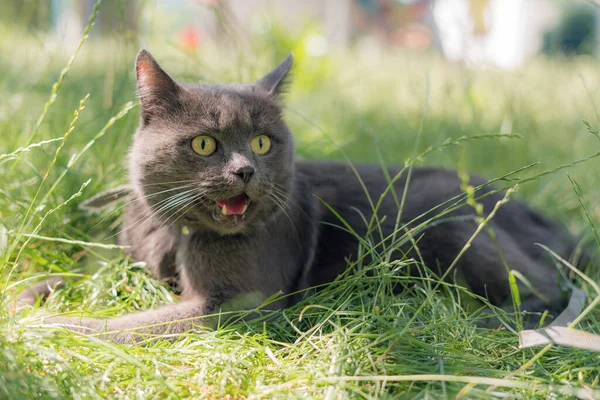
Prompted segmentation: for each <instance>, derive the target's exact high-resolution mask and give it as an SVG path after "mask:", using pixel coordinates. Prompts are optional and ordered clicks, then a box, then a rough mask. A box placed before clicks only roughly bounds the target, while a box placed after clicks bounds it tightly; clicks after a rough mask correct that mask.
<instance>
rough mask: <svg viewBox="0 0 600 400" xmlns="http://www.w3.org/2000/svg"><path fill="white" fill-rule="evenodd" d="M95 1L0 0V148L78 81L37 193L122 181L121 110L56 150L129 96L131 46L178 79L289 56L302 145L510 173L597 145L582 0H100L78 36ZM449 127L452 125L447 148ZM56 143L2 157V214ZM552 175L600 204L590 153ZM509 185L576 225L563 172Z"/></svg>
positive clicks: (34, 179)
mask: <svg viewBox="0 0 600 400" xmlns="http://www.w3.org/2000/svg"><path fill="white" fill-rule="evenodd" d="M95 3H96V2H95V1H94V0H21V1H17V0H8V1H2V2H0V71H1V72H2V75H1V76H0V93H2V96H1V97H0V153H8V152H11V151H14V150H15V149H18V148H20V147H22V146H26V145H29V144H31V143H34V142H37V141H41V140H48V139H51V138H56V137H61V136H62V135H64V133H65V132H66V131H67V130H68V127H69V124H70V122H71V120H72V118H73V111H74V110H75V109H76V108H77V106H78V104H79V101H80V100H81V99H82V98H83V97H84V96H85V95H86V94H88V93H89V94H90V98H89V100H88V101H87V104H86V109H85V110H84V111H83V112H82V114H81V115H80V117H79V120H78V121H77V123H76V127H75V129H74V131H73V133H72V134H71V136H70V137H69V139H68V141H67V142H65V146H64V149H62V151H61V152H60V155H59V157H58V159H57V163H56V166H55V167H54V168H53V169H52V171H51V172H50V174H51V177H50V181H52V180H51V178H52V177H53V176H59V175H60V174H62V173H63V172H64V171H66V170H68V174H66V175H65V176H64V177H63V178H61V181H60V184H59V186H57V190H56V191H54V192H53V195H52V196H49V200H48V201H56V202H60V201H62V200H64V199H65V198H68V197H69V196H70V195H71V194H73V193H74V192H75V191H77V189H78V188H79V187H80V186H81V183H82V182H84V181H86V180H87V179H90V178H91V179H92V182H91V183H90V186H89V187H88V188H87V189H86V192H85V193H84V195H83V196H84V198H85V197H89V196H91V195H92V194H93V193H95V192H97V191H99V190H102V189H105V188H109V187H112V186H115V185H117V184H120V183H124V182H125V181H126V179H127V177H126V171H125V168H124V165H125V162H124V157H125V155H126V152H127V148H128V145H129V142H130V137H131V134H132V132H133V131H134V130H135V128H136V126H137V118H138V116H137V113H138V111H137V109H134V110H132V111H131V112H129V113H128V114H127V115H125V116H124V117H123V118H121V119H119V120H118V121H117V122H116V123H115V124H114V126H112V127H111V128H110V129H109V130H108V131H107V133H106V134H105V135H104V136H103V137H102V138H101V139H99V140H98V141H97V142H96V143H95V144H94V145H93V146H92V147H90V148H89V150H86V153H85V156H82V157H81V158H80V159H78V160H77V163H76V164H75V165H70V160H71V159H72V157H74V155H75V154H77V152H78V151H80V150H81V149H82V148H83V146H84V145H85V144H87V143H88V142H89V141H90V140H91V139H92V138H93V137H94V136H95V135H96V134H97V133H98V132H99V131H100V130H101V129H102V127H103V126H104V125H105V124H106V122H107V121H109V119H110V118H111V117H112V116H114V115H116V114H117V113H118V112H119V110H121V109H122V107H123V106H124V105H125V104H126V103H127V102H129V101H135V100H136V99H135V82H134V76H133V63H134V58H135V54H136V53H137V51H138V50H139V48H140V47H145V48H147V49H149V50H150V51H151V52H152V53H153V55H154V56H155V57H156V59H157V60H158V62H159V63H160V64H161V65H162V66H163V67H164V68H165V69H166V70H167V71H168V72H169V73H170V74H171V75H172V76H174V77H175V78H176V79H179V80H182V81H187V82H206V83H214V82H223V81H226V82H228V81H242V82H251V81H253V80H255V79H258V78H260V77H261V76H262V75H263V74H264V73H266V72H267V71H269V70H270V69H271V68H273V67H274V66H275V65H277V63H279V62H280V61H281V60H283V58H284V57H285V56H286V55H287V54H288V53H289V52H293V53H294V54H295V56H296V66H295V70H294V83H293V85H292V86H291V88H290V93H289V94H288V96H287V100H286V106H285V113H286V118H287V121H288V123H289V125H290V127H291V128H292V132H294V133H295V136H296V140H297V153H298V157H299V158H300V159H334V160H343V159H344V156H347V157H349V158H350V159H351V160H353V161H356V162H379V160H380V159H383V160H384V161H385V162H386V163H389V164H400V165H402V164H403V163H404V162H405V160H407V159H408V158H410V157H411V156H415V155H416V154H419V153H420V152H423V151H425V150H427V149H428V148H429V147H430V146H439V145H440V144H443V143H446V142H447V141H450V142H447V143H446V145H443V146H442V148H436V150H435V151H431V152H429V153H428V154H427V156H426V157H422V159H421V160H420V161H419V163H420V164H435V165H442V166H446V167H449V168H460V169H466V170H468V171H471V172H475V173H478V174H481V175H484V176H487V177H489V178H494V177H499V176H502V175H505V174H507V173H510V172H511V171H514V170H517V169H519V168H522V167H525V166H528V165H531V164H534V163H537V164H536V165H535V166H531V167H530V168H528V169H526V170H524V171H522V172H520V173H519V174H517V175H516V177H519V178H526V177H527V176H533V175H536V174H539V173H541V172H543V171H545V170H550V169H555V168H558V167H560V166H561V165H564V164H569V163H572V162H574V161H576V160H579V159H582V158H584V157H587V156H589V155H593V154H595V152H598V151H600V142H599V141H598V137H597V136H598V133H597V131H596V128H597V127H598V126H599V124H600V115H599V113H598V109H597V107H596V105H597V104H600V90H599V89H600V73H599V72H600V69H599V68H598V59H597V57H598V55H599V53H600V44H599V34H600V28H599V21H600V20H599V18H600V5H599V4H596V2H594V1H584V0H580V1H560V0H328V1H320V0H302V1H290V0H145V1H141V0H105V1H103V2H102V4H101V5H100V7H99V9H98V10H99V12H98V14H97V18H96V19H95V21H94V23H95V26H94V27H93V29H91V31H90V32H89V38H88V39H87V41H86V43H85V44H83V46H82V47H81V49H80V50H78V48H79V46H80V44H81V40H82V37H83V35H84V31H85V30H86V27H88V25H89V24H88V20H89V18H90V15H92V14H93V13H94V5H95ZM74 55H76V57H75V59H74V61H73V63H72V65H71V66H70V67H69V69H68V73H67V74H66V76H64V79H62V80H61V78H60V77H61V71H63V68H65V66H66V65H67V64H68V62H69V59H70V58H71V57H72V56H74ZM57 81H60V84H59V85H58V87H57V86H55V89H56V90H54V91H53V90H52V87H53V85H54V84H55V83H56V82H57ZM49 103H50V105H49V106H48V104H49ZM45 108H47V113H44V110H45ZM40 116H42V117H40ZM481 135H496V136H495V137H494V138H491V139H477V137H479V136H481ZM513 135H518V136H519V137H520V138H515V137H514V136H513ZM462 136H466V137H467V138H468V139H465V140H464V141H462V144H460V145H453V144H452V143H454V142H455V141H457V140H458V141H461V140H462V139H459V138H460V137H462ZM502 137H504V139H503V138H502ZM56 147H57V146H56V145H54V144H49V145H44V146H39V147H36V148H35V149H32V150H31V151H30V152H27V154H25V153H24V156H23V158H21V159H20V161H18V162H16V161H15V162H11V163H7V161H6V160H4V161H3V162H2V163H0V181H1V180H4V182H0V202H4V204H0V213H3V214H4V217H5V221H6V218H8V217H11V218H13V219H14V221H13V222H18V221H19V218H20V216H22V209H23V206H21V207H20V206H18V204H20V203H22V204H29V202H30V200H31V198H32V196H33V194H32V193H34V192H35V190H37V184H39V180H40V176H41V175H43V173H44V172H45V171H46V168H47V166H48V163H49V161H50V160H51V159H52V157H53V156H54V154H55V150H56ZM568 171H569V173H570V174H571V175H572V176H573V177H574V179H575V180H576V181H577V182H578V183H579V184H580V186H581V188H582V190H583V195H584V199H585V201H586V202H587V205H588V206H589V209H590V210H591V213H592V215H594V216H595V217H596V218H600V204H599V203H598V200H597V199H600V190H599V189H598V182H600V163H599V162H598V161H597V160H596V159H592V160H591V161H588V162H586V163H583V164H581V165H578V166H575V167H573V168H570V169H569V170H568ZM510 183H511V182H505V185H508V184H510ZM519 195H520V196H522V197H525V198H526V199H527V200H529V201H530V202H531V203H533V204H534V205H535V206H537V207H540V208H543V209H545V210H546V212H547V213H548V214H551V215H554V216H555V217H557V218H561V219H562V220H563V221H565V222H568V223H569V224H571V228H573V229H576V230H577V231H582V230H585V229H586V222H585V220H584V218H583V217H582V214H581V207H580V204H579V201H578V199H577V196H575V194H574V192H573V187H572V184H571V182H570V181H569V179H568V178H567V177H566V176H565V172H564V171H561V172H558V173H556V174H551V175H548V176H546V177H545V178H542V179H539V180H535V181H534V182H530V183H528V184H527V185H523V187H522V188H521V191H520V193H519ZM75 206H76V205H74V204H73V205H69V206H67V207H65V208H64V209H63V210H62V211H60V212H57V213H55V214H56V216H54V214H53V216H52V217H51V218H49V219H48V223H49V224H50V225H49V228H48V229H50V230H52V229H53V228H52V227H54V228H56V229H59V227H60V229H75V230H79V231H86V232H87V230H86V229H84V226H85V225H78V224H79V223H80V222H77V221H78V216H79V215H80V214H78V211H76V209H75ZM0 215H1V214H0ZM575 216H576V217H577V218H573V217H575ZM5 223H6V222H5ZM69 224H70V225H69ZM71 226H72V227H71ZM70 234H72V235H76V234H77V232H76V231H73V232H71V233H70Z"/></svg>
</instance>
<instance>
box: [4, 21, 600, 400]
mask: <svg viewBox="0 0 600 400" xmlns="http://www.w3.org/2000/svg"><path fill="white" fill-rule="evenodd" d="M308 33H310V32H309V31H307V32H303V33H299V34H297V35H295V36H288V35H286V34H284V33H282V31H281V30H278V29H277V28H276V27H272V29H271V30H270V31H265V32H261V33H257V34H256V35H255V36H253V37H250V38H247V42H245V43H244V45H243V46H242V45H240V44H239V43H236V44H235V45H232V44H230V45H225V44H222V45H221V46H208V45H207V46H205V47H203V48H202V49H201V50H199V51H197V52H188V51H184V50H182V49H179V48H178V47H177V46H176V45H175V44H173V43H172V42H169V41H168V40H167V39H165V38H161V37H158V36H157V37H150V38H149V39H148V40H147V41H146V46H147V47H148V48H149V49H150V50H151V51H152V52H153V54H154V56H155V57H156V58H157V59H158V61H159V62H160V63H161V64H162V65H163V67H165V69H166V70H167V71H169V72H170V73H171V74H172V75H173V76H174V77H176V78H179V79H181V80H186V81H188V82H200V81H202V82H208V83H212V82H224V81H244V82H249V81H251V80H253V79H257V78H259V77H260V76H261V74H262V73H264V72H266V71H268V70H269V68H271V67H272V66H274V65H276V63H277V62H278V61H280V60H282V59H283V58H284V57H285V55H286V54H287V53H288V52H289V51H294V53H295V55H296V60H297V66H296V69H295V74H294V75H295V81H294V84H293V85H292V86H291V87H290V92H289V94H288V95H287V97H286V108H285V115H286V120H287V122H288V124H289V126H290V128H291V130H292V132H294V134H295V137H296V147H297V157H298V158H299V159H311V160H323V159H329V160H339V161H343V162H346V161H345V160H348V159H349V160H351V161H352V162H372V163H380V162H382V161H383V162H385V163H386V164H397V165H405V164H406V165H408V164H414V165H442V166H445V167H448V168H455V169H460V170H463V171H469V172H473V173H477V174H480V175H484V176H486V177H488V178H490V179H493V178H499V177H505V178H503V179H501V180H499V182H498V186H500V187H506V188H508V187H511V186H514V185H516V184H517V183H520V184H519V190H518V192H517V195H516V197H518V198H520V199H524V200H526V201H527V202H529V203H531V204H533V205H534V206H535V207H537V208H538V209H540V210H543V211H544V212H545V213H546V214H547V215H549V216H551V217H553V218H555V219H558V220H560V221H561V222H562V223H564V224H565V225H567V226H568V227H569V229H571V231H572V232H574V233H575V234H577V235H579V236H581V237H583V238H584V239H585V240H587V241H589V242H590V243H593V241H594V235H593V232H594V225H595V224H597V222H598V220H600V201H599V199H600V189H599V186H598V182H600V160H599V158H597V156H598V155H600V137H599V135H598V133H597V131H596V129H598V128H600V115H599V112H600V111H599V108H598V107H600V74H598V61H597V60H596V59H594V58H587V57H579V58H572V59H545V58H534V59H532V60H530V61H528V63H527V64H526V65H525V66H524V67H522V68H521V69H519V70H517V71H514V72H506V71H497V70H493V69H490V70H471V69H468V68H465V67H463V66H460V65H453V64H450V63H448V62H446V61H445V60H443V59H442V58H441V57H440V56H438V55H435V54H429V55H424V54H420V53H410V52H401V51H394V52H392V51H384V52H383V53H382V54H381V55H380V56H378V57H375V58H374V57H373V56H367V55H365V54H363V53H361V52H360V51H359V50H347V51H334V52H332V53H331V54H329V55H327V56H322V57H311V56H309V55H307V54H306V52H305V51H304V44H305V42H304V41H305V40H306V37H307V34H308ZM0 38H1V39H0V71H2V75H1V76H0V93H2V96H0V274H1V277H2V279H1V280H0V283H2V299H3V307H1V308H0V331H1V334H0V346H1V347H2V351H1V352H0V398H11V399H21V398H23V399H29V398H71V397H72V398H107V397H109V398H199V397H206V398H224V397H226V398H272V397H278V398H295V397H298V398H299V397H303V398H306V397H308V398H327V399H330V398H348V397H352V398H354V397H361V398H362V397H364V398H445V397H448V398H454V397H455V396H457V395H460V396H464V397H465V398H506V397H509V398H524V399H531V398H540V399H545V398H549V397H551V393H555V394H556V397H574V398H577V397H580V398H586V396H587V398H592V397H594V396H600V387H599V386H600V384H599V380H600V356H598V354H597V353H594V352H589V351H583V350H577V349H572V348H567V347H560V346H555V347H552V348H551V349H549V350H545V351H544V352H542V353H541V354H540V351H541V350H542V348H534V349H525V350H520V349H519V348H518V335H517V333H516V332H515V331H514V330H512V329H509V328H506V329H495V330H491V329H483V328H478V327H476V324H475V322H476V319H477V318H478V317H477V316H476V315H473V314H472V313H469V312H467V311H466V310H467V308H468V307H469V304H472V296H470V294H469V292H468V290H466V289H464V288H461V287H459V286H455V285H451V284H447V283H440V282H438V281H436V280H435V279H434V278H433V277H431V276H430V275H425V276H424V277H422V278H414V277H413V278H410V277H407V276H405V275H404V274H403V273H402V271H403V269H405V267H406V265H408V264H409V263H411V262H413V261H412V260H402V261H400V262H394V263H386V262H385V261H384V259H382V260H377V261H375V262H374V263H372V264H371V265H367V266H364V268H362V269H361V270H359V271H357V272H356V273H355V274H354V275H349V276H346V277H343V278H342V279H339V280H337V281H336V282H334V283H332V284H331V285H329V286H328V287H327V288H325V289H324V290H323V291H321V292H320V293H319V294H318V295H316V296H313V297H310V298H308V299H306V300H304V301H303V302H302V303H300V304H298V305H297V306H295V307H293V308H290V309H287V310H284V311H279V312H263V313H262V315H261V316H260V317H259V318H257V319H254V320H251V321H242V320H241V319H240V316H242V315H243V314H226V315H221V316H220V321H221V323H220V327H219V328H218V329H217V330H214V331H199V332H192V333H189V334H186V335H185V336H184V337H181V338H180V339H178V340H176V341H165V340H162V341H154V342H151V343H147V344H144V345H113V344H110V343H106V342H103V341H100V340H98V339H96V338H94V337H84V336H81V335H79V334H76V333H71V332H67V331H65V330H61V329H50V328H47V327H40V326H37V325H36V323H35V322H36V321H35V313H36V310H35V309H34V310H25V311H21V312H15V311H14V310H13V308H12V304H13V303H12V299H13V297H14V294H15V292H16V291H18V290H21V289H22V288H24V287H25V286H26V285H27V284H29V283H31V282H32V280H33V279H41V278H42V277H44V276H48V275H64V276H66V277H72V278H73V279H71V280H69V281H68V283H67V285H66V286H65V287H64V288H63V289H60V290H58V291H56V292H55V293H53V295H52V296H51V297H50V299H49V300H48V302H47V304H45V305H43V306H42V307H43V309H45V310H46V311H47V312H51V313H58V312H67V311H76V312H84V313H89V314H91V315H94V316H98V317H100V316H106V317H108V316H115V315H121V314H124V313H127V312H131V311H135V310H143V309H147V308H151V307H154V306H157V305H159V304H166V303H170V302H174V301H177V298H176V296H175V295H174V294H173V293H172V292H171V291H170V290H169V289H168V288H167V287H166V286H164V285H162V284H161V283H160V282H158V281H156V280H153V279H152V278H151V277H149V276H148V275H147V274H146V273H145V272H144V269H143V264H141V263H137V262H134V261H132V260H129V259H127V258H126V257H125V256H124V255H123V253H122V249H119V248H118V246H115V245H116V239H115V236H114V235H115V234H116V233H117V232H118V231H119V227H118V226H119V223H120V221H121V218H122V209H119V208H117V207H113V208H112V209H109V210H106V211H103V212H102V213H100V214H97V215H92V214H89V213H86V212H84V211H81V210H80V209H78V204H79V203H80V202H81V201H82V200H84V199H86V198H88V197H91V196H92V195H93V194H95V193H97V192H99V191H102V190H104V189H108V188H112V187H115V186H117V185H119V184H122V183H125V182H126V181H127V172H126V169H125V156H126V153H127V148H128V145H129V143H130V138H131V135H132V133H133V131H134V130H135V128H136V125H137V122H138V113H139V107H138V105H137V100H136V97H135V82H134V77H133V61H134V57H135V54H136V52H137V51H138V44H137V43H136V42H135V41H134V40H132V39H130V38H128V37H127V36H126V35H115V37H111V38H98V37H96V38H90V39H89V40H87V41H86V42H85V43H83V45H82V47H81V49H80V50H79V51H77V50H76V49H65V48H64V46H62V45H61V43H54V44H53V43H52V42H48V41H46V40H44V39H43V38H41V37H40V36H38V35H34V34H32V33H31V32H26V31H19V30H14V29H13V28H9V27H5V26H3V25H0ZM72 56H73V57H74V58H73V59H71V57H72ZM70 60H71V61H70ZM65 68H66V69H65ZM61 71H62V72H61ZM515 171H517V172H515ZM586 273H587V274H588V275H589V276H590V277H591V278H592V279H594V280H595V281H599V280H600V273H599V272H598V270H597V269H595V270H590V271H586ZM576 282H577V284H578V285H579V286H580V287H581V288H582V289H583V290H584V291H585V292H586V293H587V295H588V300H589V302H591V301H593V300H594V299H595V298H597V297H598V296H600V293H596V292H595V291H594V289H593V288H592V287H591V286H590V285H589V284H587V283H586V282H584V281H583V280H582V279H576ZM397 283H400V284H402V285H405V287H406V288H407V290H405V292H404V293H403V294H402V295H401V296H394V295H393V294H392V293H391V287H392V285H393V284H397ZM509 317H510V318H515V319H516V318H517V317H516V316H509ZM579 327H580V328H581V329H585V330H588V331H590V332H595V333H598V334H600V312H599V311H598V310H592V311H591V312H590V313H588V315H587V316H586V318H585V319H584V320H583V322H581V323H580V324H579ZM596 398H598V397H596Z"/></svg>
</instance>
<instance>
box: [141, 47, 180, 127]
mask: <svg viewBox="0 0 600 400" xmlns="http://www.w3.org/2000/svg"><path fill="white" fill-rule="evenodd" d="M135 77H136V80H137V86H138V93H139V96H140V103H141V106H142V109H141V115H142V120H143V122H144V124H148V123H149V122H150V121H151V120H152V119H153V118H157V117H158V118H159V117H166V116H168V115H171V114H176V113H177V112H178V110H179V109H180V108H181V94H182V92H183V91H184V90H185V89H183V88H182V87H181V86H179V85H178V84H177V83H176V82H175V81H174V80H173V78H171V77H170V76H169V74H167V73H166V72H165V71H164V70H163V69H162V68H161V67H160V65H158V63H157V62H156V60H155V59H154V57H152V55H151V54H150V53H149V52H148V51H147V50H142V51H140V52H139V53H138V55H137V58H136V60H135Z"/></svg>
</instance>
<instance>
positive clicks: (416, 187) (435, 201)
mask: <svg viewBox="0 0 600 400" xmlns="http://www.w3.org/2000/svg"><path fill="white" fill-rule="evenodd" d="M296 170H297V176H298V178H299V179H301V180H303V181H304V182H307V183H308V185H309V187H310V188H311V189H312V191H313V193H312V194H313V195H315V196H317V197H318V198H319V199H320V200H321V201H322V202H324V203H327V204H328V205H329V206H331V207H333V208H334V209H336V211H339V212H344V211H345V210H347V209H349V208H354V209H358V210H361V212H363V213H365V214H369V211H370V210H371V209H372V207H371V204H372V203H373V204H376V203H377V202H378V201H379V199H380V197H381V195H382V194H383V193H386V195H385V197H384V199H383V200H382V203H381V211H384V212H385V211H389V210H390V209H394V210H397V205H396V200H395V199H394V196H393V195H392V191H391V190H389V189H388V187H389V186H390V182H391V181H392V180H393V181H394V182H393V187H394V191H395V192H396V194H397V195H398V196H401V195H402V193H403V192H404V189H405V187H406V181H407V177H408V172H409V171H408V168H405V169H404V170H403V169H402V168H401V167H397V166H390V167H387V176H386V174H385V173H384V167H382V166H381V165H376V164H355V165H354V166H351V165H350V164H348V163H341V162H320V161H318V162H315V161H305V162H298V163H296ZM483 182H484V180H483V179H482V178H480V177H477V176H474V177H471V178H470V184H474V185H479V184H481V183H483ZM460 193H461V189H460V179H459V176H458V173H457V172H456V171H451V170H447V169H444V168H438V167H413V168H412V171H411V172H410V182H409V186H408V192H407V197H406V203H405V211H406V213H407V216H409V215H410V214H413V213H415V212H423V211H426V210H428V209H431V208H433V207H435V206H437V205H439V204H440V203H441V202H443V201H445V200H447V199H449V198H451V197H453V196H456V195H458V194H460ZM367 194H368V195H367Z"/></svg>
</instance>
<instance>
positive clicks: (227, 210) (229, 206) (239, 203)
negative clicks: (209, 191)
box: [216, 193, 248, 215]
mask: <svg viewBox="0 0 600 400" xmlns="http://www.w3.org/2000/svg"><path fill="white" fill-rule="evenodd" d="M216 203H217V205H218V206H219V207H221V214H223V215H241V214H243V213H244V212H246V208H247V207H248V196H247V195H246V193H242V194H240V195H238V196H235V197H230V198H228V199H224V200H217V201H216Z"/></svg>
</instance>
